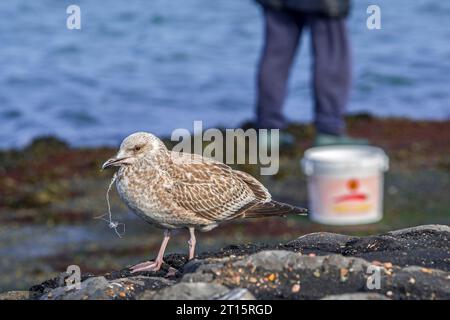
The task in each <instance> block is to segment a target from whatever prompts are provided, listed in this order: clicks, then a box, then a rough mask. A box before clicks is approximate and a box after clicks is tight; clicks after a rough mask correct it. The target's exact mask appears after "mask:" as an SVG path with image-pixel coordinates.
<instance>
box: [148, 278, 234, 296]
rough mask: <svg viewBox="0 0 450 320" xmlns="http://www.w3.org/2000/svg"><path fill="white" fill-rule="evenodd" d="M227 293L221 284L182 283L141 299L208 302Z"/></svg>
mask: <svg viewBox="0 0 450 320" xmlns="http://www.w3.org/2000/svg"><path fill="white" fill-rule="evenodd" d="M228 292H229V290H228V288H227V287H225V286H223V285H221V284H216V283H205V282H197V283H184V282H182V283H178V284H175V285H173V286H172V287H168V288H165V289H162V290H159V291H157V292H151V293H150V294H149V295H144V296H143V298H145V299H150V300H208V299H211V298H212V297H214V296H221V295H224V294H226V293H228Z"/></svg>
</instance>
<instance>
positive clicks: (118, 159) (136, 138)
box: [102, 132, 165, 170]
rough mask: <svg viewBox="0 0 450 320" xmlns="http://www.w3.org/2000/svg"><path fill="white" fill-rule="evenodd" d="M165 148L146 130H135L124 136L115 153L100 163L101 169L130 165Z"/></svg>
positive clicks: (148, 157) (149, 157)
mask: <svg viewBox="0 0 450 320" xmlns="http://www.w3.org/2000/svg"><path fill="white" fill-rule="evenodd" d="M162 149H165V146H164V144H163V143H162V141H161V140H159V139H158V138H157V137H155V136H154V135H152V134H151V133H148V132H136V133H133V134H131V135H129V136H128V137H126V138H125V139H124V140H123V141H122V143H121V144H120V149H119V152H117V154H116V155H115V156H114V157H112V158H111V159H109V160H108V161H106V162H105V163H104V164H103V165H102V170H103V169H106V168H109V167H113V166H115V167H120V166H124V165H132V164H134V163H136V162H138V161H140V160H142V159H151V158H152V157H154V156H156V155H158V154H160V152H161V150H162Z"/></svg>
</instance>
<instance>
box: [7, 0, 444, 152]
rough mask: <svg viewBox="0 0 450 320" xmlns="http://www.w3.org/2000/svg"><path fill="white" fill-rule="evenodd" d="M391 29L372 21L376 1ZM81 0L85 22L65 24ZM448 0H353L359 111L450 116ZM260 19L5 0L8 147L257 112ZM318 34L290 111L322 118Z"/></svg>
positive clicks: (163, 5)
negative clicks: (316, 101)
mask: <svg viewBox="0 0 450 320" xmlns="http://www.w3.org/2000/svg"><path fill="white" fill-rule="evenodd" d="M372 3H376V4H378V5H379V6H380V7H381V10H382V29H381V30H374V31H370V30H368V29H367V28H366V18H367V13H366V8H367V6H368V5H369V4H372ZM69 4H77V5H79V6H80V7H81V13H82V29H81V30H68V29H67V28H66V17H67V14H66V7H67V6H68V5H69ZM449 17H450V2H449V1H442V0H441V1H437V0H418V1H409V0H396V1H389V0H377V1H366V0H358V1H354V10H353V12H352V16H351V18H350V29H351V34H352V40H353V45H354V49H353V50H354V57H355V66H354V80H355V81H354V90H353V92H352V97H351V103H350V105H349V111H350V112H357V111H366V112H370V113H373V114H376V115H380V116H403V117H410V118H421V119H422V118H426V119H444V118H449V117H450V90H449V88H450V28H449ZM261 45H262V19H261V14H260V10H259V7H258V6H257V5H256V4H255V3H254V2H253V1H252V0H226V1H225V0H216V1H211V0H174V1H165V0H152V1H147V0H128V1H123V0H114V1H112V0H110V1H100V0H70V1H62V0H39V1H30V0H10V1H0V128H1V129H0V147H1V148H6V147H20V146H23V145H25V144H27V143H28V142H29V141H30V140H31V139H33V138H34V137H36V136H40V135H44V134H55V135H57V136H59V137H61V138H63V139H66V140H67V141H69V142H70V143H72V144H74V145H99V144H116V143H118V142H119V141H120V140H121V139H122V138H123V137H124V136H125V135H127V134H129V133H130V132H133V131H137V130H147V131H152V132H155V133H157V134H167V133H170V132H171V131H172V130H173V129H175V128H180V127H184V128H188V129H189V128H192V122H193V121H194V120H203V121H204V126H205V127H211V126H218V125H222V126H227V127H231V126H234V125H237V124H239V123H241V122H242V121H245V120H247V119H251V118H252V117H253V105H254V96H255V88H254V82H255V81H254V80H255V70H256V69H255V68H256V63H257V60H258V56H259V52H260V48H261ZM309 48H310V46H309V37H308V36H305V37H303V39H302V44H301V49H300V52H299V55H298V58H297V60H296V64H295V67H294V71H293V73H292V77H291V83H290V89H291V90H290V94H289V96H288V99H287V101H286V108H285V112H286V115H287V116H288V117H289V118H290V119H292V120H300V121H309V120H311V118H312V100H311V95H310V93H311V92H310V89H309V85H308V84H309V78H310V71H309V66H310V63H311V59H310V57H309Z"/></svg>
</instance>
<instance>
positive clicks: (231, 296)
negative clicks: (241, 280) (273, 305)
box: [211, 288, 255, 300]
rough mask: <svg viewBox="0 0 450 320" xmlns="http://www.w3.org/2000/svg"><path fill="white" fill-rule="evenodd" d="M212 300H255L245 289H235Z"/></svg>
mask: <svg viewBox="0 0 450 320" xmlns="http://www.w3.org/2000/svg"><path fill="white" fill-rule="evenodd" d="M211 299H213V300H255V297H254V296H253V295H252V294H251V292H250V291H248V290H247V289H242V288H235V289H233V290H230V291H228V292H227V293H225V294H221V295H216V296H213V297H212V298H211Z"/></svg>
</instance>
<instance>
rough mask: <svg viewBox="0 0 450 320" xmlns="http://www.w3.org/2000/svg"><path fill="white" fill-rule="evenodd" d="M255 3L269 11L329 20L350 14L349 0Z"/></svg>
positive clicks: (292, 0) (260, 0)
mask: <svg viewBox="0 0 450 320" xmlns="http://www.w3.org/2000/svg"><path fill="white" fill-rule="evenodd" d="M256 2H258V3H260V4H261V5H262V6H265V7H268V8H271V9H276V10H283V9H287V10H294V11H300V12H304V13H311V14H319V15H323V16H326V17H329V18H345V17H346V16H347V15H348V13H349V12H350V0H256Z"/></svg>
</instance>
